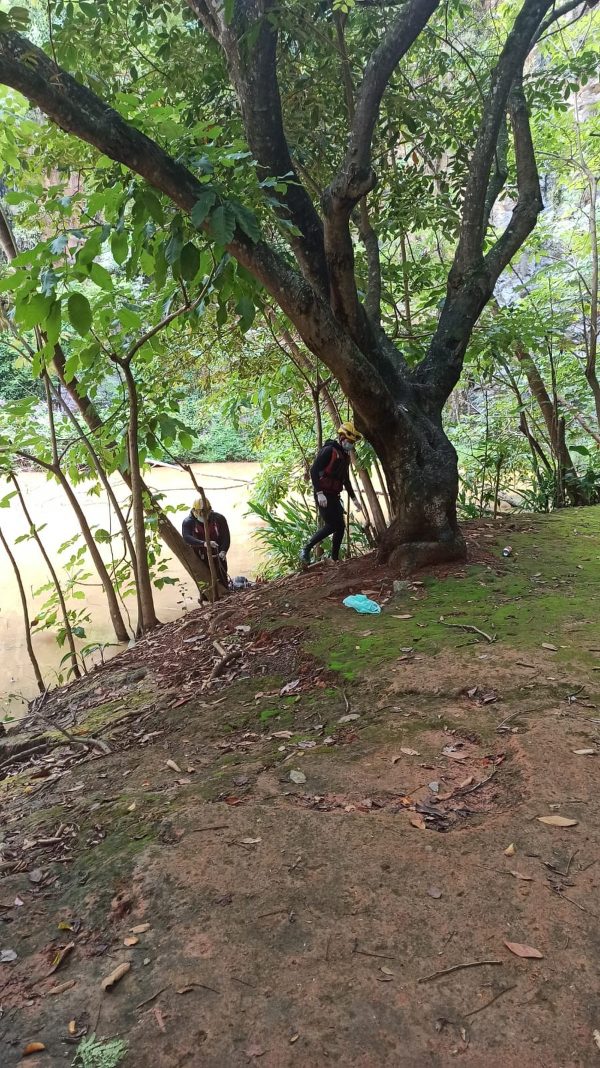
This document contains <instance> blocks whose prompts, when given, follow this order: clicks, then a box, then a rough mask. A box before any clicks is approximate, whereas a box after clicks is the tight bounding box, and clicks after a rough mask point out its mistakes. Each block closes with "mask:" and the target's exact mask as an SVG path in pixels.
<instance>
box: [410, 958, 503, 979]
mask: <svg viewBox="0 0 600 1068" xmlns="http://www.w3.org/2000/svg"><path fill="white" fill-rule="evenodd" d="M483 964H504V961H503V960H470V961H467V962H466V964H453V965H452V967H451V968H443V969H442V971H441V972H432V973H431V975H422V976H421V978H420V979H417V982H418V983H429V982H430V980H431V979H439V978H440V976H441V975H450V972H458V971H460V970H461V969H462V968H479V967H481V965H483Z"/></svg>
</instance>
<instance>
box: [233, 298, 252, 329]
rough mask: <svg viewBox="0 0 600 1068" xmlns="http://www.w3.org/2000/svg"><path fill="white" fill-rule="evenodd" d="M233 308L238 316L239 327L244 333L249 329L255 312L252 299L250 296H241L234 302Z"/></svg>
mask: <svg viewBox="0 0 600 1068" xmlns="http://www.w3.org/2000/svg"><path fill="white" fill-rule="evenodd" d="M235 310H236V312H237V313H238V315H239V316H240V322H239V326H240V329H241V330H243V331H244V333H245V332H246V330H249V329H250V327H251V326H252V323H253V322H254V316H255V314H256V309H255V307H254V301H253V300H251V299H250V297H246V296H241V297H240V299H239V300H238V302H237V304H236V307H235Z"/></svg>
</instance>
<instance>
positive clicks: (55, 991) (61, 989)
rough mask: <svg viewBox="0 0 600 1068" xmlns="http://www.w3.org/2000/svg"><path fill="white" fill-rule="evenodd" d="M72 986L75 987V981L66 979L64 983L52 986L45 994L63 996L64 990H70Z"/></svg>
mask: <svg viewBox="0 0 600 1068" xmlns="http://www.w3.org/2000/svg"><path fill="white" fill-rule="evenodd" d="M74 986H75V980H74V979H67V980H66V981H65V982H64V983H57V984H56V986H53V987H52V988H51V989H50V990H48V991H47V993H48V994H64V993H65V991H66V990H70V989H71V987H74Z"/></svg>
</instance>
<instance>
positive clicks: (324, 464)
mask: <svg viewBox="0 0 600 1068" xmlns="http://www.w3.org/2000/svg"><path fill="white" fill-rule="evenodd" d="M337 435H338V436H337V440H334V439H333V438H329V439H328V440H327V441H326V442H325V443H324V445H323V448H322V449H320V450H319V452H318V454H317V456H316V459H315V461H314V463H313V465H312V467H311V469H310V477H311V481H312V484H313V489H314V492H315V500H316V502H317V505H318V506H319V515H320V516H321V520H322V522H323V526H322V527H321V528H320V530H318V531H317V533H316V534H314V535H313V537H312V538H311V539H310V541H309V542H307V543H306V545H305V546H304V548H303V549H302V552H301V553H300V561H301V563H302V564H303V565H304V566H306V565H308V564H310V553H311V549H314V547H315V545H318V544H319V542H321V541H324V540H325V538H328V537H329V536H330V535H331V559H332V560H339V558H340V547H341V544H342V539H343V537H344V530H345V529H346V524H345V521H344V507H343V505H342V500H341V492H342V490H346V491H347V493H348V494H349V496H350V499H351V500H352V502H353V503H354V505H355V506H356V507H357V508H360V509H361V511H362V505H361V504H360V503H359V502H358V501H357V499H356V495H355V493H354V490H353V489H352V485H351V483H350V455H351V453H352V450H353V448H354V446H355V445H356V443H357V441H360V440H361V438H362V434H359V432H358V430H357V429H356V427H355V426H354V423H350V422H348V423H342V425H341V426H340V427H339V428H338V432H337Z"/></svg>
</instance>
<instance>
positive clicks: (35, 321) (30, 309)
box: [15, 293, 52, 330]
mask: <svg viewBox="0 0 600 1068" xmlns="http://www.w3.org/2000/svg"><path fill="white" fill-rule="evenodd" d="M51 305H52V301H51V299H50V297H45V296H43V294H42V293H34V294H33V296H32V297H31V298H30V299H29V300H28V301H27V303H23V304H21V303H17V307H16V311H15V319H16V321H17V322H18V323H20V325H21V326H22V327H23V328H24V329H25V330H31V328H32V327H33V326H39V325H40V324H41V323H43V322H44V321H45V319H46V318H47V316H48V312H49V311H50V307H51Z"/></svg>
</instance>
